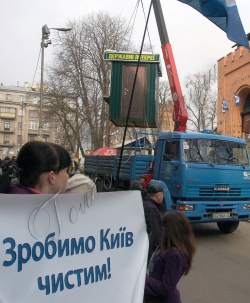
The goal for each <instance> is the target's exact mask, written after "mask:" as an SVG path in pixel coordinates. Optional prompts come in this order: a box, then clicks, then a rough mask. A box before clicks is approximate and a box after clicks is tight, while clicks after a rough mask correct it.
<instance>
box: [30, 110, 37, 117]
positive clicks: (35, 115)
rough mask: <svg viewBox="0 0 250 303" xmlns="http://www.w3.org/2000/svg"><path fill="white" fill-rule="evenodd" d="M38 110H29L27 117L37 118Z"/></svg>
mask: <svg viewBox="0 0 250 303" xmlns="http://www.w3.org/2000/svg"><path fill="white" fill-rule="evenodd" d="M38 114H39V112H38V110H30V114H29V117H30V118H38Z"/></svg>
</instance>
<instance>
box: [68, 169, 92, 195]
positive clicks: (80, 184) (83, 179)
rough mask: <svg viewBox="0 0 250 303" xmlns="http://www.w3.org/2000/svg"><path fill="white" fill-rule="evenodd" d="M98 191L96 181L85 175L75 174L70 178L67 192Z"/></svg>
mask: <svg viewBox="0 0 250 303" xmlns="http://www.w3.org/2000/svg"><path fill="white" fill-rule="evenodd" d="M93 192H96V185H95V183H94V182H93V181H92V180H91V179H90V178H88V177H87V176H85V175H81V174H75V175H74V176H72V177H71V178H69V180H68V183H67V186H66V189H65V193H66V194H73V193H74V194H80V193H84V194H85V193H93Z"/></svg>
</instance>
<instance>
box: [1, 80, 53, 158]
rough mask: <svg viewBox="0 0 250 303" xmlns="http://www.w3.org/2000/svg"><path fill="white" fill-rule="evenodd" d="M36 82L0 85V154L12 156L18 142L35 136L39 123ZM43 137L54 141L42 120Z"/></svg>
mask: <svg viewBox="0 0 250 303" xmlns="http://www.w3.org/2000/svg"><path fill="white" fill-rule="evenodd" d="M39 89H40V88H39V86H36V85H34V86H32V87H31V86H29V85H28V83H25V84H24V86H23V87H21V86H3V85H2V84H1V85H0V158H2V159H3V158H5V157H6V156H10V157H11V156H14V155H17V154H18V151H19V150H20V148H21V147H22V145H23V144H24V143H26V142H28V141H31V140H36V139H37V136H38V126H39V109H40V98H39ZM43 139H44V140H45V141H50V142H54V141H55V138H54V134H53V128H52V127H51V123H49V122H46V121H43Z"/></svg>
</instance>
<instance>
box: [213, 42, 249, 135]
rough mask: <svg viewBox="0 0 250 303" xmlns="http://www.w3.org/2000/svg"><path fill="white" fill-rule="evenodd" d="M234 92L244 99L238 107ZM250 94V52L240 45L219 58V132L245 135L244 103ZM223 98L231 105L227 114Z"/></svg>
mask: <svg viewBox="0 0 250 303" xmlns="http://www.w3.org/2000/svg"><path fill="white" fill-rule="evenodd" d="M234 93H236V94H237V95H238V96H239V97H240V98H241V100H242V101H241V104H240V105H239V106H238V107H237V106H236V103H235V98H234ZM249 94H250V52H249V51H248V50H247V49H246V48H245V47H239V48H237V49H236V50H235V51H234V52H232V53H230V54H228V55H227V56H226V57H223V58H221V59H220V60H218V125H217V131H218V132H219V133H221V134H223V135H227V136H235V137H241V138H244V137H245V135H244V133H243V122H242V121H243V120H242V119H243V109H244V104H245V101H246V99H247V96H248V95H249ZM223 98H225V100H226V101H227V103H228V106H229V110H228V111H226V113H225V114H223V113H222V100H223ZM244 114H247V113H246V112H245V113H244ZM249 114H250V112H249ZM249 123H250V121H249Z"/></svg>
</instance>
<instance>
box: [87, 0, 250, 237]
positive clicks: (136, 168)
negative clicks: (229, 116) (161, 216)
mask: <svg viewBox="0 0 250 303" xmlns="http://www.w3.org/2000/svg"><path fill="white" fill-rule="evenodd" d="M152 4H153V7H154V12H155V17H156V22H157V27H158V32H159V36H160V40H161V47H162V54H163V58H164V63H165V67H166V71H167V75H168V79H169V86H170V90H171V94H172V100H173V120H174V131H173V132H164V133H161V134H160V135H159V138H158V141H157V143H156V145H155V146H149V148H148V150H147V153H145V154H144V155H142V154H141V152H140V150H138V149H137V147H138V146H137V147H135V151H134V154H133V155H129V156H126V155H124V156H123V153H122V151H121V158H122V161H121V165H119V166H118V163H119V156H111V157H110V156H86V158H85V173H86V174H88V175H89V176H90V177H91V178H93V179H94V180H95V182H96V184H97V188H98V190H99V191H103V190H106V191H109V190H113V189H114V185H115V188H116V189H118V188H119V189H123V190H127V189H128V188H129V184H130V183H131V182H132V180H134V179H136V178H138V177H139V175H141V174H144V175H146V176H147V177H149V178H148V179H151V180H150V183H160V184H161V185H162V187H163V188H164V199H165V205H166V209H167V210H178V211H182V212H183V213H184V214H185V215H186V216H187V217H188V218H189V220H190V221H191V222H193V223H195V222H205V223H206V222H217V225H218V227H219V229H220V230H221V231H222V232H224V233H231V232H233V231H235V230H236V229H237V227H238V225H239V221H246V220H250V165H249V153H248V147H247V144H246V142H245V141H244V140H243V139H240V138H236V137H227V136H222V135H219V134H214V133H213V132H212V131H208V130H204V131H203V132H193V133H192V132H186V129H187V127H186V126H187V125H186V124H187V120H188V113H187V110H186V106H185V102H184V97H183V94H182V90H181V86H180V82H179V77H178V73H177V69H176V65H175V61H174V57H173V53H172V47H171V44H170V43H169V38H168V34H167V29H166V25H165V21H164V16H163V12H162V9H161V4H160V0H152ZM146 149H147V148H146ZM153 150H154V151H155V152H154V153H153V152H152V151H153ZM118 167H119V168H120V171H119V170H118ZM117 171H118V172H119V173H118V176H119V178H117V179H118V180H116V176H117ZM117 183H118V187H117V186H116V185H117Z"/></svg>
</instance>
